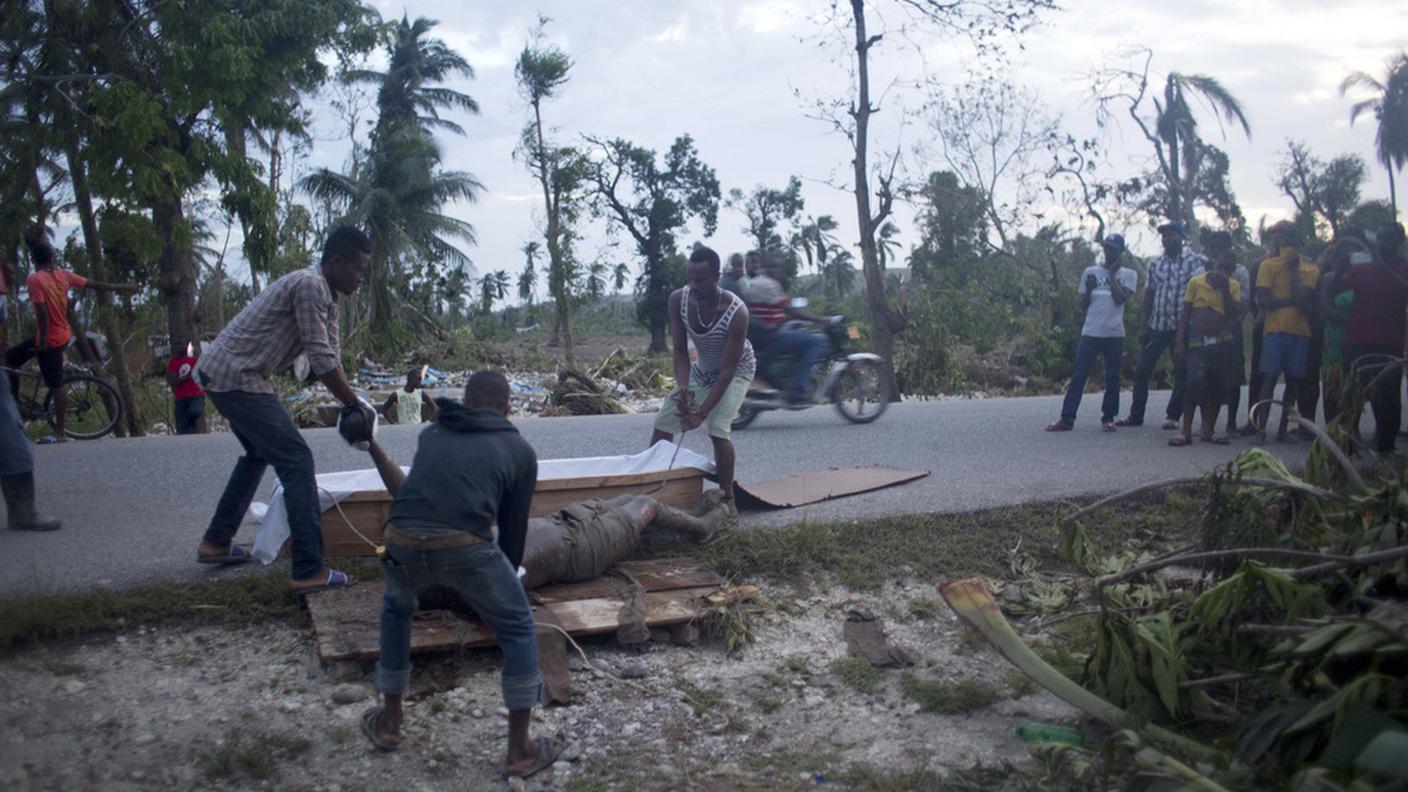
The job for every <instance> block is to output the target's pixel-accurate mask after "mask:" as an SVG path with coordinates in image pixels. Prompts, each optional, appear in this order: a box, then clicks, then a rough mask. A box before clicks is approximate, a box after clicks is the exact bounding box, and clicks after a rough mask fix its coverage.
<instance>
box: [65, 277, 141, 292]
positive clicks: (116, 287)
mask: <svg viewBox="0 0 1408 792" xmlns="http://www.w3.org/2000/svg"><path fill="white" fill-rule="evenodd" d="M79 288H83V289H92V290H93V291H100V292H130V293H132V294H136V293H137V292H139V291H141V290H142V287H141V286H138V285H137V284H135V283H103V282H102V281H95V280H90V281H88V282H87V283H85V284H83V285H82V286H81V287H79Z"/></svg>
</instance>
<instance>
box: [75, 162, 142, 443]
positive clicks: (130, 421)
mask: <svg viewBox="0 0 1408 792" xmlns="http://www.w3.org/2000/svg"><path fill="white" fill-rule="evenodd" d="M64 155H65V156H66V157H67V159H68V177H69V181H70V183H71V184H72V185H73V196H74V200H75V202H76V203H77V204H78V220H79V223H80V224H81V225H82V226H83V247H84V249H85V250H86V252H87V254H88V267H89V269H90V271H91V272H92V274H93V277H94V278H96V279H98V280H103V281H108V282H112V281H114V280H116V278H114V277H112V274H111V273H109V272H108V271H107V266H106V264H105V262H104V259H103V243H102V239H100V238H99V236H98V220H97V218H96V217H95V216H94V215H93V195H92V193H90V192H89V191H88V173H87V170H86V169H85V168H84V165H83V161H82V160H81V159H79V156H78V150H77V146H76V145H75V144H72V143H70V144H69V146H68V147H67V148H66V149H65V151H64ZM98 322H99V323H100V324H101V325H102V328H103V334H104V335H106V336H107V337H108V357H109V359H110V360H111V364H110V365H111V366H112V374H113V378H114V379H116V380H117V392H118V394H119V395H121V396H122V401H123V402H124V404H125V406H126V409H125V410H124V411H123V415H124V416H125V417H126V420H127V433H130V434H131V435H132V436H133V437H142V436H143V435H145V434H146V433H147V432H146V427H145V424H144V422H143V420H142V409H141V406H140V405H139V404H138V403H137V394H136V391H135V390H133V388H132V373H131V372H130V371H128V369H127V355H126V354H124V352H125V349H124V346H123V343H122V330H121V329H120V328H119V327H118V324H117V313H116V309H115V308H114V307H113V304H112V295H111V294H107V293H100V294H99V295H98ZM117 428H118V436H119V437H121V436H123V434H124V433H123V432H122V425H121V424H119V425H118V427H117Z"/></svg>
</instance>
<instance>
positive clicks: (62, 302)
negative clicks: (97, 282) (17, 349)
mask: <svg viewBox="0 0 1408 792" xmlns="http://www.w3.org/2000/svg"><path fill="white" fill-rule="evenodd" d="M87 283H88V279H87V278H84V277H83V276H82V275H75V274H74V273H72V272H69V271H68V270H61V269H56V270H39V271H38V272H35V273H34V274H33V275H30V276H29V279H28V280H26V281H25V284H26V285H28V286H29V301H30V302H31V303H32V304H33V305H34V313H35V315H36V316H38V315H39V312H40V311H43V312H44V315H45V316H46V317H48V319H49V333H48V337H47V338H40V337H39V335H38V328H35V336H34V343H36V344H38V345H39V346H40V348H42V349H59V348H62V347H63V345H64V344H67V343H68V340H69V339H70V338H72V337H73V331H72V330H70V329H69V326H68V290H69V289H81V288H83V286H84V285H85V284H87Z"/></svg>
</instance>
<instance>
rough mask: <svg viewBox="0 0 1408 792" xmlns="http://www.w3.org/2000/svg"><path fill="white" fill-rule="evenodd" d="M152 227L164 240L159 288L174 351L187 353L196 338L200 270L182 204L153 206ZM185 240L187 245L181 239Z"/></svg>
mask: <svg viewBox="0 0 1408 792" xmlns="http://www.w3.org/2000/svg"><path fill="white" fill-rule="evenodd" d="M152 224H153V225H154V226H156V232H157V235H158V236H159V237H160V238H161V243H162V244H161V257H160V258H159V259H158V271H159V273H160V274H159V275H158V277H157V288H158V289H159V290H160V291H161V296H162V302H164V303H165V304H166V327H167V333H168V335H169V336H170V338H171V349H172V350H173V351H175V350H178V349H185V348H186V344H187V343H189V342H190V341H191V339H192V338H194V336H195V318H194V312H195V306H196V271H195V270H196V268H195V257H194V256H192V255H191V245H190V240H189V236H188V235H187V233H186V229H185V225H186V219H185V214H184V211H183V209H182V207H181V202H180V200H167V201H160V202H158V203H156V204H155V205H153V206H152ZM183 237H184V238H185V241H184V242H178V239H181V238H183Z"/></svg>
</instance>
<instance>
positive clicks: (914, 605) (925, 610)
mask: <svg viewBox="0 0 1408 792" xmlns="http://www.w3.org/2000/svg"><path fill="white" fill-rule="evenodd" d="M941 607H943V601H942V600H940V599H939V598H938V597H915V598H914V599H912V600H910V601H909V614H910V615H911V616H913V617H915V618H916V619H932V618H934V617H935V616H937V615H939V609H940V608H941Z"/></svg>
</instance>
